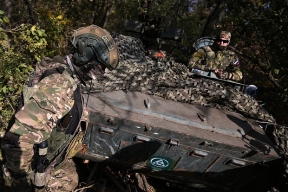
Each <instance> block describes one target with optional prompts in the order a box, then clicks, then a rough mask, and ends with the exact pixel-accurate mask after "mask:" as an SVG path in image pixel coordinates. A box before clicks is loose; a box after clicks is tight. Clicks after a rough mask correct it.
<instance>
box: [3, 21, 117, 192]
mask: <svg viewBox="0 0 288 192" xmlns="http://www.w3.org/2000/svg"><path fill="white" fill-rule="evenodd" d="M71 41H72V44H73V46H74V48H75V52H74V53H73V56H72V55H67V56H66V57H65V59H59V57H57V58H58V59H54V60H51V61H48V62H47V60H46V61H45V62H44V61H43V62H41V64H42V66H41V64H40V68H45V69H48V70H46V71H45V72H41V69H40V68H39V69H38V70H36V76H34V78H33V79H30V80H29V83H28V86H24V88H23V102H22V107H21V108H20V110H18V112H17V113H16V114H15V122H14V124H13V125H12V127H11V128H10V130H8V132H7V133H6V134H5V136H4V138H3V141H2V145H1V147H2V149H3V151H4V152H5V157H6V163H5V165H4V167H3V172H4V179H5V183H6V186H10V187H11V189H12V191H19V192H20V191H21V192H26V191H27V192H28V191H29V192H30V191H34V190H35V191H73V190H74V189H75V188H76V187H77V185H78V175H77V173H76V167H75V164H74V163H73V161H72V159H71V157H72V156H73V154H75V153H76V152H77V150H79V148H78V147H79V146H80V145H77V144H78V143H77V142H78V141H79V140H81V139H79V138H81V130H83V129H85V122H86V116H87V115H88V114H87V113H88V112H87V111H86V110H85V109H84V108H83V106H82V96H81V91H80V84H81V83H82V84H85V81H87V80H90V79H91V78H94V77H95V76H94V75H95V74H93V73H97V72H101V69H100V67H99V66H102V67H103V66H104V65H105V67H107V68H108V69H113V68H115V67H116V66H117V64H118V49H117V46H116V44H115V42H114V40H113V39H112V37H111V35H110V34H109V33H108V32H107V31H106V30H104V29H102V28H100V27H98V26H95V25H91V26H88V27H84V28H80V29H78V30H76V31H75V32H74V33H73V36H72V40H71ZM38 72H41V73H40V74H41V75H39V74H38V75H39V78H38V77H37V73H38ZM80 82H81V83H80ZM79 143H80V142H79ZM68 149H69V150H68Z"/></svg>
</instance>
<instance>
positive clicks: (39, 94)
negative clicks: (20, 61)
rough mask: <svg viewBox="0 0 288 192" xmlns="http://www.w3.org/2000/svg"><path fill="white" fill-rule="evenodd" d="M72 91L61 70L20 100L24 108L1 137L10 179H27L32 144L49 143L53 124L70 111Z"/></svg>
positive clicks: (71, 83)
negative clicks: (45, 141)
mask: <svg viewBox="0 0 288 192" xmlns="http://www.w3.org/2000/svg"><path fill="white" fill-rule="evenodd" d="M58 66H63V64H62V63H57V62H52V63H51V65H49V66H46V67H47V68H48V69H49V68H53V67H58ZM64 67H65V66H64ZM40 68H41V67H40ZM40 68H39V69H40ZM47 68H46V69H47ZM43 69H44V68H43ZM37 70H38V69H36V71H37ZM35 78H36V77H35ZM76 88H77V82H76V81H75V79H74V78H72V77H71V75H70V74H69V73H68V72H67V71H66V70H64V71H63V73H53V74H51V75H49V76H47V77H45V78H43V79H42V80H40V81H39V82H37V83H35V84H34V86H33V87H31V89H29V91H28V94H26V95H25V96H24V106H23V107H22V108H21V109H20V110H19V111H18V112H17V113H16V114H15V122H14V124H13V125H12V127H11V128H10V129H9V131H8V132H7V133H6V134H5V136H4V138H3V141H2V146H1V147H2V149H3V150H4V152H5V155H6V167H7V168H8V170H9V171H10V172H11V174H12V177H13V178H29V177H30V176H31V173H32V170H31V162H32V157H33V154H34V151H33V146H34V144H39V143H41V142H42V141H44V140H47V139H49V137H50V135H51V133H52V131H53V128H55V126H56V122H57V121H58V120H59V119H61V118H62V117H64V116H65V115H66V114H67V113H68V112H69V111H70V110H71V108H72V106H73V104H74V97H73V95H74V91H75V90H76ZM24 92H26V91H24ZM25 97H26V98H25ZM17 180H18V181H17ZM28 180H29V179H28ZM14 182H19V183H21V179H20V180H19V179H15V180H14Z"/></svg>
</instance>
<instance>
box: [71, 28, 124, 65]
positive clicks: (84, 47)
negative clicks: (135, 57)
mask: <svg viewBox="0 0 288 192" xmlns="http://www.w3.org/2000/svg"><path fill="white" fill-rule="evenodd" d="M70 40H71V43H72V44H73V46H74V48H76V52H75V53H74V55H73V59H74V61H75V64H76V65H78V66H81V65H85V64H87V63H88V62H90V61H91V60H93V59H94V58H95V57H96V59H97V60H98V61H99V62H100V63H102V64H104V65H106V66H107V67H108V68H109V69H110V70H111V69H114V68H115V67H116V66H117V64H118V59H119V58H118V57H119V53H118V48H117V45H116V43H115V41H114V39H113V38H112V36H111V35H110V33H109V32H108V31H106V30H105V29H103V28H101V27H98V26H96V25H90V26H88V27H82V28H79V29H77V30H75V31H74V32H73V34H72V37H71V39H70Z"/></svg>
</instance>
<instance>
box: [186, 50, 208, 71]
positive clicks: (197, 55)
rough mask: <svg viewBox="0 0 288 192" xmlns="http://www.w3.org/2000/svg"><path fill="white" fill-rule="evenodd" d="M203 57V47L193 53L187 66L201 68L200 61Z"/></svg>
mask: <svg viewBox="0 0 288 192" xmlns="http://www.w3.org/2000/svg"><path fill="white" fill-rule="evenodd" d="M204 58H205V51H204V50H203V49H199V50H197V51H196V52H194V53H193V55H192V57H191V59H190V61H189V63H188V68H190V69H192V68H197V69H202V68H201V67H202V61H203V59H204Z"/></svg>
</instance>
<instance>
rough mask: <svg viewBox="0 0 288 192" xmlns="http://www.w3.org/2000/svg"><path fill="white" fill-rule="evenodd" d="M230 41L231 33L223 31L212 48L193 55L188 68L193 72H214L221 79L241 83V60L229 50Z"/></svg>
mask: <svg viewBox="0 0 288 192" xmlns="http://www.w3.org/2000/svg"><path fill="white" fill-rule="evenodd" d="M230 39H231V33H230V32H227V31H222V32H221V33H220V34H219V36H218V37H217V39H216V41H215V42H214V44H213V45H212V46H211V47H210V46H204V47H201V48H200V49H198V50H197V51H196V52H195V53H194V54H193V55H192V58H191V59H190V61H189V63H188V67H189V68H190V69H191V71H192V72H193V71H194V70H195V69H199V70H202V71H206V72H214V73H215V74H216V76H217V77H218V78H221V79H226V80H234V81H240V80H241V79H242V72H241V71H240V68H239V66H240V62H239V59H238V57H237V56H236V54H235V53H234V52H233V51H231V50H228V49H227V47H228V45H229V42H230ZM196 71H197V70H196Z"/></svg>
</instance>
